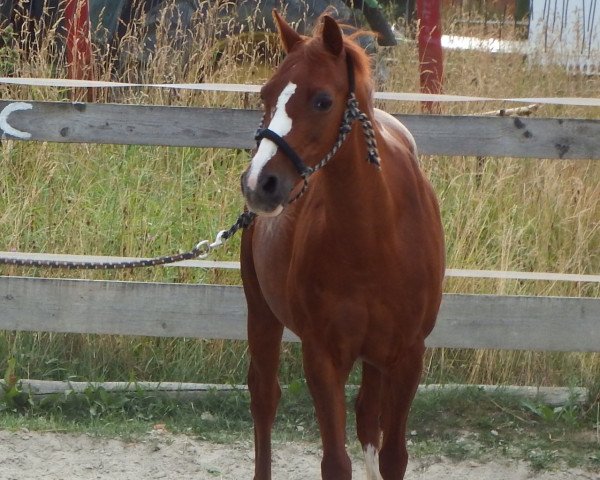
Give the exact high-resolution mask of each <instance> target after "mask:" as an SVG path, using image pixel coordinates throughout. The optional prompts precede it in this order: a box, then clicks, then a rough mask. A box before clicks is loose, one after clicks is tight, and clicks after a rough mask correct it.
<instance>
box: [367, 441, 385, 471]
mask: <svg viewBox="0 0 600 480" xmlns="http://www.w3.org/2000/svg"><path fill="white" fill-rule="evenodd" d="M364 453H365V465H366V467H367V480H383V479H382V477H381V473H379V452H378V451H377V449H376V448H375V446H374V445H371V444H368V445H367V446H366V448H365V449H364Z"/></svg>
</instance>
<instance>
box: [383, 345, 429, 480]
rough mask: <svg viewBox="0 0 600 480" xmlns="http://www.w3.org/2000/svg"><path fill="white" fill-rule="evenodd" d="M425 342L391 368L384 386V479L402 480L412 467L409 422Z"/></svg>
mask: <svg viewBox="0 0 600 480" xmlns="http://www.w3.org/2000/svg"><path fill="white" fill-rule="evenodd" d="M424 351H425V346H424V344H423V342H421V343H420V344H419V345H416V346H415V347H413V348H412V349H411V350H410V351H408V352H407V353H406V355H405V356H404V358H403V360H402V361H401V362H400V363H399V364H398V365H396V366H394V367H391V368H390V369H389V370H388V371H387V372H386V374H385V376H384V378H383V384H382V410H383V421H382V428H383V443H382V446H381V452H380V455H379V463H380V466H379V470H380V472H381V475H382V477H383V479H384V480H401V479H403V478H404V474H405V472H406V467H407V465H408V452H407V450H406V422H407V420H408V412H409V410H410V405H411V403H412V401H413V398H414V396H415V393H416V391H417V387H418V386H419V379H420V378H421V370H422V367H423V353H424Z"/></svg>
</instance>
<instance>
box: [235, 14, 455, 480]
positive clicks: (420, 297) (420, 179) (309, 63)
mask: <svg viewBox="0 0 600 480" xmlns="http://www.w3.org/2000/svg"><path fill="white" fill-rule="evenodd" d="M274 17H275V20H276V23H277V25H278V29H279V34H280V37H281V41H282V44H283V48H284V50H285V51H286V53H287V55H286V58H285V59H284V61H283V62H282V63H281V65H280V67H279V68H278V69H277V71H276V72H275V74H274V75H273V76H272V77H271V79H270V80H269V81H268V82H267V83H266V84H265V86H264V87H263V88H262V91H261V95H262V100H263V102H264V107H265V114H264V119H263V127H264V126H265V125H267V126H268V127H267V128H261V129H260V130H259V131H258V133H257V141H258V142H259V143H258V148H257V150H256V153H255V154H254V157H253V158H252V162H251V165H250V167H249V168H248V170H247V171H246V172H245V173H244V174H243V176H242V191H243V194H244V196H245V199H246V202H247V206H248V208H249V209H250V210H251V211H253V212H255V213H256V215H257V216H256V218H255V220H254V222H253V224H252V225H251V226H249V227H248V228H247V229H246V230H245V231H244V234H243V237H242V252H241V263H242V279H243V283H244V292H245V294H246V300H247V303H248V341H249V349H250V368H249V374H248V385H249V388H250V393H251V410H252V416H253V419H254V436H255V452H256V457H255V477H254V478H255V479H256V480H265V479H270V478H271V429H272V426H273V423H274V420H275V412H276V409H277V404H278V401H279V398H280V395H281V392H280V387H279V382H278V378H277V372H278V365H279V353H280V344H281V339H282V334H283V329H284V327H287V328H288V329H290V330H291V331H292V332H294V333H295V334H296V335H297V336H298V337H299V338H300V340H301V341H302V358H303V365H304V370H305V374H306V380H307V383H308V387H309V390H310V392H311V395H312V397H313V401H314V405H315V410H316V416H317V420H318V423H319V428H320V432H321V438H322V442H323V460H322V462H321V473H322V478H323V479H330V480H346V479H350V478H351V476H352V469H351V463H350V458H349V457H348V454H347V452H346V448H345V440H346V438H345V423H346V413H345V412H346V410H345V389H344V387H345V383H346V380H347V378H348V375H349V373H350V370H351V368H352V366H353V364H354V362H355V361H357V360H360V361H361V362H362V382H361V386H360V390H359V393H358V397H357V400H356V423H357V430H358V438H359V439H360V442H361V444H362V447H363V450H364V453H365V459H366V467H367V478H369V479H381V478H383V479H385V480H398V479H402V478H403V477H404V473H405V470H406V465H407V462H408V454H407V451H406V441H405V431H406V421H407V416H408V411H409V407H410V404H411V402H412V399H413V397H414V394H415V391H416V389H417V385H418V383H419V378H420V375H421V369H422V363H423V353H424V350H425V345H424V340H425V337H426V336H427V335H428V334H429V332H430V331H431V330H432V328H433V326H434V323H435V319H436V316H437V312H438V308H439V305H440V301H441V294H442V279H443V276H444V241H443V233H442V226H441V221H440V213H439V208H438V205H437V201H436V198H435V195H434V193H433V190H432V188H431V186H430V184H429V182H428V181H427V180H426V178H425V177H424V175H423V173H422V172H421V170H420V168H419V163H418V160H417V153H416V147H415V143H414V139H413V137H412V135H411V134H410V133H409V132H408V130H407V129H406V128H405V127H404V126H403V125H402V124H401V123H400V122H399V121H397V120H396V119H395V118H394V117H392V116H391V115H388V114H386V113H384V112H382V111H380V110H377V109H375V108H374V107H373V101H372V84H371V81H370V70H369V59H368V57H367V56H366V54H365V53H364V52H363V51H362V50H361V49H360V47H358V46H357V45H356V44H355V43H354V42H353V41H352V40H351V39H350V38H347V37H345V36H344V35H343V34H342V33H341V30H340V27H339V25H338V24H337V23H336V22H335V20H333V19H332V18H330V17H328V16H324V17H323V18H322V20H321V22H320V25H319V27H318V31H317V33H315V35H314V36H313V37H310V38H308V37H304V36H301V35H299V34H298V33H297V32H295V31H294V30H293V29H292V28H291V27H290V26H289V25H288V24H287V23H286V22H285V21H284V20H283V19H282V18H281V17H280V16H279V15H278V14H277V12H274ZM326 164H327V165H326ZM309 177H310V182H309Z"/></svg>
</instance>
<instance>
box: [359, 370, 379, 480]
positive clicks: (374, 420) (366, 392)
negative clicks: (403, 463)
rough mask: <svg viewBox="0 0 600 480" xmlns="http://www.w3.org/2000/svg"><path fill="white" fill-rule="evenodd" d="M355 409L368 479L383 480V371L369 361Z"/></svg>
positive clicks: (363, 371) (363, 373) (364, 371)
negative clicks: (380, 466) (380, 455)
mask: <svg viewBox="0 0 600 480" xmlns="http://www.w3.org/2000/svg"><path fill="white" fill-rule="evenodd" d="M355 410H356V432H357V435H358V439H359V440H360V443H361V445H362V449H363V453H364V455H365V466H366V469H367V480H382V479H381V474H380V473H379V448H380V446H381V445H380V444H381V427H380V415H381V373H380V372H379V370H377V368H375V367H374V366H373V365H371V364H369V363H367V362H363V365H362V381H361V384H360V390H359V391H358V396H357V397H356V404H355Z"/></svg>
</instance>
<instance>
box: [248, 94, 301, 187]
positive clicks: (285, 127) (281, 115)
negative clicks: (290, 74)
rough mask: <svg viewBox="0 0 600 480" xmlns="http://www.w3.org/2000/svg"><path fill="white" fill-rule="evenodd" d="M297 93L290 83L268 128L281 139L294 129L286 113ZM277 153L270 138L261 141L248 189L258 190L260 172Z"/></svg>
mask: <svg viewBox="0 0 600 480" xmlns="http://www.w3.org/2000/svg"><path fill="white" fill-rule="evenodd" d="M295 91H296V84H295V83H292V82H290V83H288V84H287V85H286V87H285V88H284V89H283V90H282V92H281V93H280V94H279V98H278V99H277V104H276V105H275V113H274V114H273V118H272V119H271V123H270V124H269V127H268V128H269V130H272V131H274V132H275V133H276V134H277V135H279V136H280V137H283V136H285V135H287V134H288V133H290V130H291V129H292V119H291V118H290V117H289V116H288V114H287V112H286V111H285V106H286V105H287V102H288V101H289V99H290V98H291V97H292V95H293V94H294V92H295ZM275 152H277V145H276V144H275V143H273V142H272V141H271V140H269V139H268V138H263V139H262V140H261V141H260V144H259V145H258V150H257V152H256V155H254V158H253V159H252V163H251V164H250V170H249V172H248V188H250V190H255V189H256V184H257V182H258V177H259V175H260V172H261V171H262V169H263V168H264V167H265V165H266V164H267V162H268V161H269V160H271V158H273V156H274V155H275Z"/></svg>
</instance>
